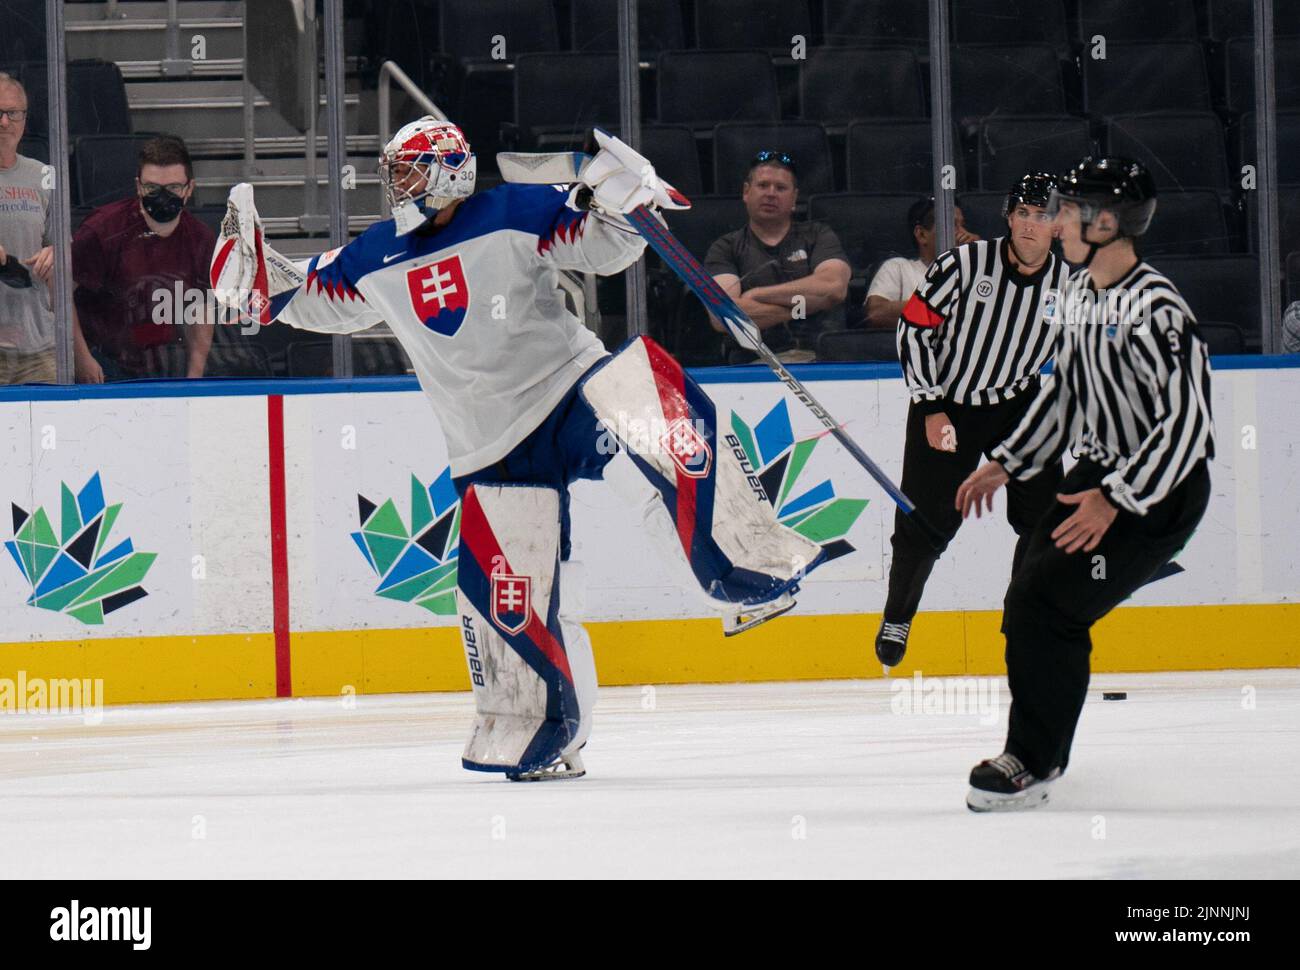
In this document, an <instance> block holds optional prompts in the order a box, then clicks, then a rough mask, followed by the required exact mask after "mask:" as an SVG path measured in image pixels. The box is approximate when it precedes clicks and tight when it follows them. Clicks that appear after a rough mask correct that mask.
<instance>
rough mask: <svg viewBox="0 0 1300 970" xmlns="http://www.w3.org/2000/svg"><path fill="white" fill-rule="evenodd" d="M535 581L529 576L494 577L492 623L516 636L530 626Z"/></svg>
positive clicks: (495, 575)
mask: <svg viewBox="0 0 1300 970" xmlns="http://www.w3.org/2000/svg"><path fill="white" fill-rule="evenodd" d="M532 597H533V581H532V580H531V579H530V578H529V577H527V576H515V575H512V574H510V573H496V574H494V575H493V576H492V622H493V623H495V624H496V625H497V626H499V627H500V628H501V629H502V630H503V631H505V632H506V633H508V634H510V635H511V636H514V635H515V634H517V633H521V632H522V631H523V629H524V627H526V626H528V620H529V619H530V617H531V616H532Z"/></svg>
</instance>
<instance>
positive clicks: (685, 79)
mask: <svg viewBox="0 0 1300 970" xmlns="http://www.w3.org/2000/svg"><path fill="white" fill-rule="evenodd" d="M779 117H780V102H779V100H778V97H777V89H776V73H775V71H774V70H773V68H772V60H771V58H770V57H768V55H767V54H766V53H764V52H763V51H757V50H736V51H667V52H665V53H663V54H660V55H659V121H660V122H663V123H665V124H669V123H678V122H681V123H684V124H689V125H692V126H694V127H697V128H704V127H707V128H712V127H713V126H714V125H716V124H718V123H720V122H723V121H776V120H777V119H778V118H779Z"/></svg>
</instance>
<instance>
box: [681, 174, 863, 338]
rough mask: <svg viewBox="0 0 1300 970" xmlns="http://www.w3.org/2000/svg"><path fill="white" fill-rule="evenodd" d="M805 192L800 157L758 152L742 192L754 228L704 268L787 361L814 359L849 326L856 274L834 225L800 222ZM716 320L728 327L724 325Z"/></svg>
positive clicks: (722, 246) (714, 250)
mask: <svg viewBox="0 0 1300 970" xmlns="http://www.w3.org/2000/svg"><path fill="white" fill-rule="evenodd" d="M798 195H799V188H798V182H797V175H796V173H795V168H794V161H793V159H791V158H790V156H789V155H787V154H785V153H784V152H775V151H763V152H759V153H758V155H756V156H755V157H754V160H753V162H751V163H750V167H749V172H748V174H747V175H746V176H745V183H744V188H743V192H742V195H741V198H742V200H743V201H744V203H745V209H746V211H747V212H748V214H749V221H748V223H747V224H746V225H745V226H744V227H743V228H741V229H737V230H736V231H735V232H729V233H727V234H726V235H725V236H722V237H720V238H718V239H716V240H714V242H713V245H712V246H710V247H709V253H708V256H707V257H706V258H705V260H704V269H705V271H706V272H707V273H709V275H711V276H712V277H713V278H714V279H715V280H716V281H717V283H718V285H719V286H720V287H722V289H723V290H725V291H726V293H727V295H728V296H730V297H731V298H732V299H733V300H735V301H736V303H737V305H738V306H739V307H740V308H741V309H742V310H744V311H745V312H746V313H747V314H749V318H750V319H751V320H753V321H754V323H755V324H756V325H757V326H758V328H759V329H760V330H761V331H762V332H763V343H765V344H766V345H767V346H768V348H769V349H770V350H771V351H772V352H773V353H775V354H776V355H777V357H779V358H781V360H783V361H784V362H786V363H787V364H799V363H804V362H807V361H811V360H815V359H816V353H817V338H818V337H820V336H821V335H822V334H823V333H825V332H826V331H828V330H842V329H843V328H844V297H845V294H847V293H848V288H849V277H850V276H852V270H851V269H850V268H849V263H848V260H847V259H846V258H845V256H844V248H843V247H842V246H841V245H840V241H839V238H838V237H837V236H836V235H835V233H834V232H833V231H832V230H831V228H830V227H829V226H826V225H823V224H822V223H820V222H796V221H795V219H794V207H795V202H796V200H797V199H798ZM710 322H711V323H712V325H713V328H714V329H715V330H722V325H721V324H720V323H718V321H717V320H711V321H710ZM755 359H757V358H755Z"/></svg>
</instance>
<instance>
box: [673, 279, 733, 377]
mask: <svg viewBox="0 0 1300 970" xmlns="http://www.w3.org/2000/svg"><path fill="white" fill-rule="evenodd" d="M677 290H678V299H677V302H676V304H675V305H674V306H673V309H672V316H671V318H670V322H669V325H668V328H667V330H666V331H665V333H664V346H665V347H667V348H668V351H669V352H670V353H671V354H672V355H673V356H674V357H676V358H677V360H678V361H679V362H680V363H681V364H682V366H683V367H717V366H719V365H721V364H725V363H726V362H727V351H728V350H729V349H735V347H736V344H735V342H734V341H733V340H732V338H730V337H728V336H725V335H724V334H721V333H718V331H716V330H714V329H713V325H712V324H711V323H710V322H709V314H708V312H707V311H706V310H705V309H704V304H703V303H701V302H700V301H699V300H698V299H697V298H696V296H695V294H694V293H691V292H690V291H689V290H687V289H686V288H685V287H684V286H681V285H680V284H678V285H677Z"/></svg>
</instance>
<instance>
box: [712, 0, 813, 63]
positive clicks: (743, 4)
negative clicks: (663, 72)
mask: <svg viewBox="0 0 1300 970" xmlns="http://www.w3.org/2000/svg"><path fill="white" fill-rule="evenodd" d="M796 34H797V35H799V36H801V37H803V38H805V43H806V42H807V38H809V37H810V36H811V35H812V21H811V20H810V19H809V16H808V4H807V3H806V2H805V0H708V2H707V3H698V2H697V3H696V4H695V38H696V42H697V43H698V44H699V46H700V47H703V48H717V47H736V46H739V45H742V44H743V45H744V46H746V47H764V48H767V49H769V50H774V51H775V50H784V51H785V52H786V53H787V54H788V53H789V51H790V49H791V44H792V41H791V37H793V36H794V35H796Z"/></svg>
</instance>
